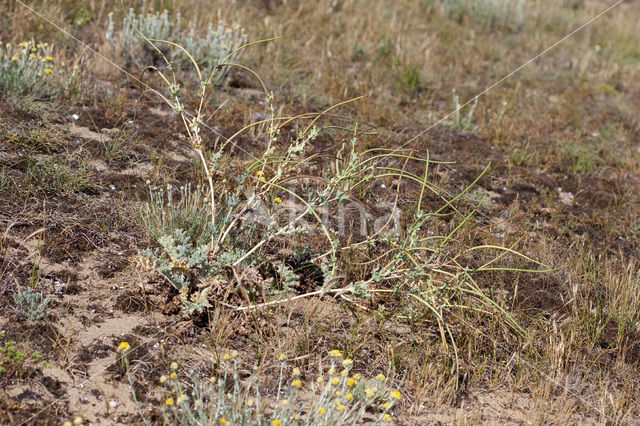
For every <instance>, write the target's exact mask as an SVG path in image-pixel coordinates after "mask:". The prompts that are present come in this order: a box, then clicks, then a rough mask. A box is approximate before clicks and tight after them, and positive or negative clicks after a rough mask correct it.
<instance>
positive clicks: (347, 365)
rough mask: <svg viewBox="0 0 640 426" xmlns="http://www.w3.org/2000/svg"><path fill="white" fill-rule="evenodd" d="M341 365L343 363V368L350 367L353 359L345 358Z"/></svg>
mask: <svg viewBox="0 0 640 426" xmlns="http://www.w3.org/2000/svg"><path fill="white" fill-rule="evenodd" d="M342 365H343V366H344V367H345V368H350V367H351V366H352V365H353V360H351V359H349V358H347V359H345V360H344V361H342Z"/></svg>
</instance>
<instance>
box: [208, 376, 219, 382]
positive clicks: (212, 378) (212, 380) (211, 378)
mask: <svg viewBox="0 0 640 426" xmlns="http://www.w3.org/2000/svg"><path fill="white" fill-rule="evenodd" d="M216 380H218V379H216V378H215V377H213V376H212V377H210V378H209V382H210V383H215V382H216Z"/></svg>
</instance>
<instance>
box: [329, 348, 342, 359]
mask: <svg viewBox="0 0 640 426" xmlns="http://www.w3.org/2000/svg"><path fill="white" fill-rule="evenodd" d="M329 356H330V357H331V358H341V357H342V353H341V352H340V351H339V350H338V349H334V350H332V351H330V352H329Z"/></svg>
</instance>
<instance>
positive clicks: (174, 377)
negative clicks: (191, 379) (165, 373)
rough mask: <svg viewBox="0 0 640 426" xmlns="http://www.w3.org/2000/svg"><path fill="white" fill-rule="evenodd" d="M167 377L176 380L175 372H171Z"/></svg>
mask: <svg viewBox="0 0 640 426" xmlns="http://www.w3.org/2000/svg"><path fill="white" fill-rule="evenodd" d="M169 377H171V378H172V379H176V378H177V377H178V375H177V374H176V373H175V372H173V373H171V374H170V375H169Z"/></svg>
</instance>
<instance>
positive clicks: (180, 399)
mask: <svg viewBox="0 0 640 426" xmlns="http://www.w3.org/2000/svg"><path fill="white" fill-rule="evenodd" d="M186 400H187V395H185V394H182V395H180V396H179V397H178V399H176V404H178V405H180V404H182V403H183V402H185V401H186Z"/></svg>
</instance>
